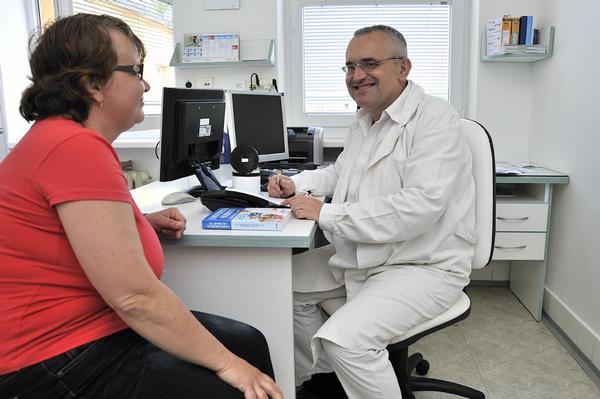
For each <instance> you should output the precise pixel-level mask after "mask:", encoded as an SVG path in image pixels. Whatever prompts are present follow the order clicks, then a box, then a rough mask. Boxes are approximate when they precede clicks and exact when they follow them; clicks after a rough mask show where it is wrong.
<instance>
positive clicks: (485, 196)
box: [321, 119, 496, 399]
mask: <svg viewBox="0 0 600 399" xmlns="http://www.w3.org/2000/svg"><path fill="white" fill-rule="evenodd" d="M461 126H462V131H463V133H464V135H465V138H466V140H467V144H468V146H469V149H470V150H471V156H472V158H473V178H474V179H475V193H476V199H475V228H476V231H477V244H476V246H475V256H474V257H473V262H472V264H471V268H472V269H481V268H483V267H484V266H486V265H487V264H488V263H489V262H490V261H491V259H492V254H493V250H494V236H495V230H496V228H495V221H496V170H495V160H494V146H493V143H492V138H491V137H490V135H489V133H488V132H487V130H486V129H485V128H484V127H483V126H482V125H481V124H479V123H477V122H475V121H472V120H468V119H461ZM344 303H345V299H343V298H336V299H330V300H326V301H323V302H322V303H321V306H322V308H323V310H325V312H327V313H328V314H333V312H335V311H336V310H337V309H339V308H340V307H341V306H342V305H343V304H344ZM469 313H471V301H470V299H469V297H468V296H467V294H466V293H464V292H463V293H462V294H461V295H460V297H459V298H458V299H457V300H456V302H455V303H454V304H453V305H452V306H451V307H450V308H449V309H448V310H446V311H445V312H443V313H442V314H440V315H438V316H436V317H434V318H433V319H431V320H428V321H426V322H425V323H422V324H420V325H418V326H416V327H414V328H412V329H411V330H409V331H407V332H406V333H405V334H403V335H401V336H399V337H396V338H394V339H393V340H392V341H391V342H390V344H389V345H388V347H387V350H388V352H389V358H390V361H391V363H392V366H393V367H394V372H395V373H396V377H397V378H398V382H399V384H400V390H401V391H402V398H403V399H415V396H414V394H413V392H416V391H436V392H446V393H450V394H454V395H458V396H462V397H465V398H471V399H484V398H485V395H484V394H483V392H481V391H478V390H476V389H473V388H470V387H467V386H465V385H461V384H457V383H454V382H450V381H443V380H438V379H434V378H424V377H416V376H412V375H411V374H412V372H413V371H415V370H416V372H417V374H419V375H425V374H427V372H428V371H429V362H428V361H427V360H425V359H423V355H422V354H420V353H413V354H412V355H411V356H408V347H409V346H410V345H412V344H413V343H415V342H417V341H418V340H420V339H421V338H422V337H424V336H426V335H429V334H431V333H433V332H435V331H438V330H441V329H442V328H446V327H448V326H451V325H453V324H455V323H457V322H459V321H461V320H463V319H466V318H467V317H468V316H469Z"/></svg>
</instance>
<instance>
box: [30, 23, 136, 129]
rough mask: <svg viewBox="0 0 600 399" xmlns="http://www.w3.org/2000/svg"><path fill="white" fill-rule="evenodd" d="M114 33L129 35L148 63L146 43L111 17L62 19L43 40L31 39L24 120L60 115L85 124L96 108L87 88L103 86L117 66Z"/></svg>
mask: <svg viewBox="0 0 600 399" xmlns="http://www.w3.org/2000/svg"><path fill="white" fill-rule="evenodd" d="M111 30H112V31H118V32H122V33H123V34H125V36H127V37H128V38H129V39H130V40H131V42H132V43H133V44H134V45H135V47H136V48H137V50H138V52H139V54H140V58H141V59H142V60H143V59H144V56H145V55H146V50H145V49H144V44H143V43H142V42H141V40H140V39H139V38H138V37H137V36H136V35H135V34H134V33H133V32H132V30H131V28H130V27H129V26H128V25H127V24H126V23H125V22H123V21H122V20H120V19H118V18H115V17H112V16H109V15H92V14H76V15H72V16H69V17H65V18H60V19H58V20H56V21H55V22H54V23H52V24H51V25H49V26H48V27H47V28H46V30H45V32H44V33H43V34H42V35H41V36H39V37H38V36H36V35H34V36H32V37H31V39H30V41H29V46H30V51H31V48H32V47H34V44H35V48H34V49H33V51H31V56H30V58H29V66H30V67H31V77H30V78H29V80H31V85H30V86H29V87H27V89H25V91H24V92H23V95H22V96H21V105H20V106H19V112H20V113H21V115H22V116H23V118H25V119H26V120H27V121H33V120H40V119H44V118H47V117H49V116H55V115H61V116H64V117H65V118H69V119H72V120H74V121H76V122H83V121H84V120H86V119H87V118H88V115H89V110H90V106H91V104H92V99H91V97H90V93H89V92H88V90H87V88H86V84H89V85H92V86H94V87H102V86H103V85H104V84H106V82H107V81H108V79H109V78H110V76H111V74H112V72H113V70H114V68H115V67H116V66H117V53H116V50H115V48H114V46H113V42H112V38H111V36H110V31H111ZM36 38H37V40H36ZM34 42H35V43H34Z"/></svg>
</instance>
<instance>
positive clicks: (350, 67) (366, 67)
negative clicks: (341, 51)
mask: <svg viewBox="0 0 600 399" xmlns="http://www.w3.org/2000/svg"><path fill="white" fill-rule="evenodd" d="M403 58H404V57H400V56H396V57H390V58H384V59H382V60H369V61H361V62H359V63H358V64H353V63H351V62H348V63H347V64H346V65H344V66H343V67H342V71H344V72H346V74H347V75H352V74H354V72H355V71H356V68H360V69H362V70H363V72H370V71H372V70H374V69H375V68H377V67H378V66H379V65H381V64H383V62H384V61H388V60H401V59H403Z"/></svg>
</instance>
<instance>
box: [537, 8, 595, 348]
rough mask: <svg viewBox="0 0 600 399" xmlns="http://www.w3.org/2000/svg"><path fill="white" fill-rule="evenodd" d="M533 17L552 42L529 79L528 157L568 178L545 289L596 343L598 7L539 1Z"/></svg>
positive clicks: (558, 203)
mask: <svg viewBox="0 0 600 399" xmlns="http://www.w3.org/2000/svg"><path fill="white" fill-rule="evenodd" d="M539 15H540V18H541V19H542V20H543V21H544V22H545V23H548V24H553V25H554V26H556V36H555V46H554V57H552V58H551V59H549V60H547V61H542V62H539V63H536V68H535V70H534V72H535V73H534V75H533V76H532V90H533V101H532V107H531V120H530V126H531V134H530V135H529V140H528V141H529V149H530V150H529V154H530V157H531V158H532V159H534V160H536V161H539V162H540V163H542V164H548V165H552V166H553V167H555V168H556V169H558V170H560V171H562V172H565V173H568V174H569V175H570V177H571V181H570V183H569V184H568V185H567V186H564V187H560V188H559V189H558V190H556V192H555V196H554V207H553V215H552V223H551V236H550V248H549V254H548V271H547V277H546V286H547V288H548V289H550V290H551V291H552V292H553V293H554V295H556V296H557V297H558V298H559V299H560V300H561V301H562V302H563V303H564V304H565V305H566V306H567V307H568V308H569V309H570V310H571V312H572V313H573V314H574V316H575V317H577V318H579V319H580V320H581V321H582V322H584V323H585V324H587V325H588V326H589V328H590V329H591V330H592V331H594V332H595V334H596V335H597V336H599V337H600V311H599V309H600V295H598V292H599V291H600V267H599V265H600V245H599V243H598V240H599V239H600V206H599V205H598V204H599V203H600V200H599V198H600V177H599V175H598V171H600V157H599V156H598V152H599V150H600V127H599V126H600V123H599V117H600V115H599V110H600V74H599V73H598V66H599V65H600V54H599V53H598V51H596V48H597V43H599V42H600V29H599V28H598V16H600V3H599V2H597V1H595V0H580V1H577V2H565V1H560V0H544V6H543V7H542V8H540V12H539ZM571 338H572V339H573V340H574V341H575V337H571ZM598 351H599V352H600V348H598Z"/></svg>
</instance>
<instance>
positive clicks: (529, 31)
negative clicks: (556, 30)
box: [525, 15, 533, 46]
mask: <svg viewBox="0 0 600 399" xmlns="http://www.w3.org/2000/svg"><path fill="white" fill-rule="evenodd" d="M526 18H527V27H526V29H525V44H526V45H527V46H531V45H532V44H533V16H532V15H527V16H526Z"/></svg>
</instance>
